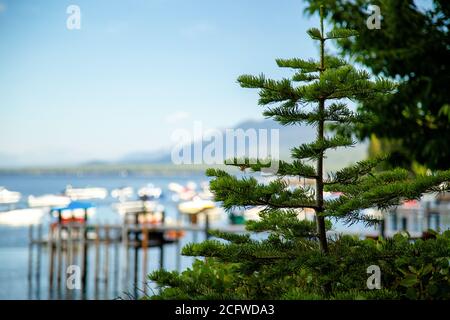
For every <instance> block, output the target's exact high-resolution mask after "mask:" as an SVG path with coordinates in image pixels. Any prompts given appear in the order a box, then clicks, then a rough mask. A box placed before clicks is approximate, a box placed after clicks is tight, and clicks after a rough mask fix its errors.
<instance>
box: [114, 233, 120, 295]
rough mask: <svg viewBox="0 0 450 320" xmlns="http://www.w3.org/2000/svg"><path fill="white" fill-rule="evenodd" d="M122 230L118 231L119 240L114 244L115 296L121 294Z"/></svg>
mask: <svg viewBox="0 0 450 320" xmlns="http://www.w3.org/2000/svg"><path fill="white" fill-rule="evenodd" d="M120 232H122V231H121V230H119V231H117V230H116V235H117V239H116V241H115V242H114V296H117V295H118V294H119V270H120V259H119V241H120V240H121V234H120Z"/></svg>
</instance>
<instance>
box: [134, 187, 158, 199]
mask: <svg viewBox="0 0 450 320" xmlns="http://www.w3.org/2000/svg"><path fill="white" fill-rule="evenodd" d="M161 194H162V190H161V188H158V187H155V186H154V185H153V184H151V183H149V184H148V185H146V186H145V187H142V188H140V189H139V190H138V196H139V199H141V200H144V201H147V200H156V199H159V198H160V197H161Z"/></svg>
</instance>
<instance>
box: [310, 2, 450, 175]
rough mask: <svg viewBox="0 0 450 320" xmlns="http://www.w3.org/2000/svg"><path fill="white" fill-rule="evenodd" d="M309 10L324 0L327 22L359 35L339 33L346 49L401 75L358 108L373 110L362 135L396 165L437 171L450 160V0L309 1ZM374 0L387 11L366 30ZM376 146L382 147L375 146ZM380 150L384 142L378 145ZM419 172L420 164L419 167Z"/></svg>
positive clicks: (381, 71)
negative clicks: (387, 91) (392, 87)
mask: <svg viewBox="0 0 450 320" xmlns="http://www.w3.org/2000/svg"><path fill="white" fill-rule="evenodd" d="M306 2H307V3H308V4H309V7H308V9H307V12H309V13H310V14H315V13H318V12H319V7H320V5H324V6H325V8H326V9H327V12H328V13H329V14H328V15H327V17H328V18H329V20H328V21H329V22H330V23H331V24H332V25H334V26H335V27H337V28H342V27H343V28H352V29H356V30H358V32H359V37H354V38H346V39H339V40H338V41H337V44H338V47H339V48H340V49H341V50H340V51H341V53H342V54H344V55H347V56H351V57H353V58H355V59H356V61H357V62H359V63H362V64H363V65H364V66H366V67H367V68H368V69H369V70H370V71H371V72H372V73H373V74H375V75H384V76H387V77H390V78H395V79H401V80H402V81H401V83H400V86H399V87H398V89H397V91H396V92H395V93H394V94H393V95H389V96H386V95H385V96H378V97H377V98H376V99H371V100H365V101H363V102H362V103H361V105H360V108H359V111H360V112H361V113H363V114H366V115H370V116H372V117H373V121H371V122H363V123H359V124H357V125H356V126H355V127H354V129H355V132H356V133H357V135H358V137H359V138H372V141H373V143H374V144H377V145H379V144H381V150H382V151H384V152H386V151H389V152H390V153H391V154H392V157H391V161H390V163H391V165H394V166H399V165H400V166H404V167H407V168H410V166H411V164H412V165H413V166H412V167H413V169H415V167H417V163H418V164H421V165H424V166H425V167H427V168H430V169H432V170H436V169H440V170H443V169H446V168H448V164H449V162H448V159H450V144H449V143H448V141H449V138H450V137H449V132H450V90H448V84H449V83H450V34H449V31H450V2H449V1H448V0H430V1H413V0H354V1H346V0H306ZM369 5H377V6H379V7H380V10H381V16H382V20H381V28H380V29H368V28H367V27H366V20H367V18H368V17H369V15H370V14H371V13H370V11H369V10H368V7H369ZM372 149H377V148H372ZM372 151H376V152H380V148H378V149H377V150H372ZM415 171H416V170H415Z"/></svg>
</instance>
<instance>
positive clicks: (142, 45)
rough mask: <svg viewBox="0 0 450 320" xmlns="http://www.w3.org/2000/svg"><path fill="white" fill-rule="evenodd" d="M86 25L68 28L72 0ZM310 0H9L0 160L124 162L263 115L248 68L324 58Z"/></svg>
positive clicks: (270, 70) (2, 50)
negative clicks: (241, 81)
mask: <svg viewBox="0 0 450 320" xmlns="http://www.w3.org/2000/svg"><path fill="white" fill-rule="evenodd" d="M71 4H75V5H78V6H79V7H80V9H81V30H68V29H67V28H66V19H67V17H68V14H67V13H66V8H67V6H68V5H71ZM303 7H304V2H303V1H300V0H283V1H275V0H245V1H242V0H195V1H194V0H71V1H65V0H46V1H45V0H40V1H34V0H13V1H6V0H0V166H2V165H12V164H17V165H45V164H49V165H52V164H68V163H76V162H82V161H88V160H92V159H105V160H114V159H118V158H120V157H121V156H123V155H125V154H127V153H130V152H138V151H151V150H159V149H162V148H165V147H167V146H169V145H170V143H171V139H170V137H171V132H172V131H173V130H174V129H177V128H191V127H192V122H193V121H203V122H204V124H205V126H207V127H211V128H219V127H221V128H223V127H231V126H234V125H235V124H237V123H239V122H240V121H243V120H247V119H258V118H261V116H260V113H261V108H260V107H259V106H257V104H256V100H257V93H256V92H254V91H250V90H246V89H241V88H240V87H239V86H238V85H237V84H236V78H237V76H239V75H240V74H243V73H251V74H259V73H260V72H264V73H266V74H267V75H270V76H274V77H280V76H282V75H283V73H282V71H280V70H278V69H277V67H276V65H275V62H274V59H275V58H277V57H286V58H288V57H303V58H309V57H312V56H316V54H317V50H316V47H315V45H314V44H313V42H312V41H311V40H309V37H307V36H306V34H305V31H306V30H307V29H308V28H310V27H313V26H317V23H318V19H317V17H313V18H308V17H307V16H305V15H304V14H303Z"/></svg>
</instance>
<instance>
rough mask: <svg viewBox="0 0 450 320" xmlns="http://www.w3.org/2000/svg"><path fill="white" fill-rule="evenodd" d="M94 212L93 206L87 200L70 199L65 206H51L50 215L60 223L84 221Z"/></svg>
mask: <svg viewBox="0 0 450 320" xmlns="http://www.w3.org/2000/svg"><path fill="white" fill-rule="evenodd" d="M94 214H95V206H94V205H93V204H91V203H89V202H81V201H72V202H70V203H69V204H68V205H66V206H62V207H57V208H52V209H51V210H50V215H51V217H52V218H53V219H54V220H56V221H58V220H60V222H61V223H68V222H86V220H87V219H89V218H90V217H92V216H93V215H94Z"/></svg>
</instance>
